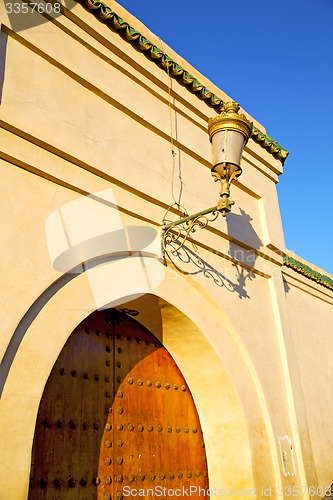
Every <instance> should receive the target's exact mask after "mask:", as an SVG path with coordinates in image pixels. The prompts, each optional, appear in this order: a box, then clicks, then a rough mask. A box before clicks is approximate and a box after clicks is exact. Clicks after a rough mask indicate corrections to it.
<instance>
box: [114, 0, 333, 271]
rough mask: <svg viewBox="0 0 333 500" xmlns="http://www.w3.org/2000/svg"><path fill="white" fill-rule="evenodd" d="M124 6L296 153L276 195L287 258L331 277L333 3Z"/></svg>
mask: <svg viewBox="0 0 333 500" xmlns="http://www.w3.org/2000/svg"><path fill="white" fill-rule="evenodd" d="M119 3H120V4H121V5H122V6H123V7H125V9H127V10H128V11H129V12H131V14H133V15H134V16H135V17H137V18H138V19H140V21H142V22H143V23H144V24H145V25H146V26H147V27H148V28H149V29H150V30H151V31H153V32H154V33H155V34H156V35H158V36H160V37H161V39H162V40H163V41H164V42H166V43H167V44H168V45H169V46H170V47H172V48H173V49H174V50H175V51H176V52H177V53H178V54H179V55H181V56H182V57H183V58H184V59H186V60H187V61H188V62H189V63H190V64H191V65H192V66H194V67H195V68H196V69H197V70H198V71H200V72H201V73H202V74H204V75H205V76H206V77H207V78H209V79H210V80H211V81H213V82H214V83H215V84H216V85H217V86H218V87H219V88H221V89H222V90H223V91H224V92H226V93H227V94H228V95H229V96H230V97H231V98H233V99H234V100H235V101H237V102H239V103H240V104H241V106H242V107H243V108H244V109H246V111H247V112H248V113H250V114H251V115H252V116H253V117H254V118H255V119H256V120H258V121H259V122H260V123H262V124H263V126H264V127H265V128H266V130H267V134H268V135H270V136H271V137H273V139H275V140H277V141H278V142H279V144H281V146H283V147H284V148H285V149H287V150H288V151H289V152H290V154H289V157H288V158H287V160H286V162H285V169H284V174H283V176H281V177H280V183H279V184H278V187H277V189H278V195H279V201H280V210H281V216H282V222H283V227H284V233H285V239H286V245H287V248H288V249H290V250H292V251H294V252H295V253H297V254H298V255H300V256H301V257H303V258H304V259H306V260H308V261H309V262H311V263H313V264H315V265H317V266H319V267H321V268H322V269H324V270H325V271H327V272H328V273H331V274H333V261H332V259H331V256H332V245H333V236H332V197H333V193H332V188H333V160H332V157H333V155H332V152H331V151H330V146H331V145H333V141H332V135H333V96H332V93H333V85H332V78H333V28H332V27H333V0H271V1H270V2H250V1H249V0H211V1H210V2H203V1H200V2H199V1H198V0H192V2H187V1H185V0H180V1H179V0H177V1H176V0H168V1H167V2H162V1H157V0H154V1H153V0H146V1H144V2H143V1H138V0H120V1H119ZM207 48H209V50H208V51H207Z"/></svg>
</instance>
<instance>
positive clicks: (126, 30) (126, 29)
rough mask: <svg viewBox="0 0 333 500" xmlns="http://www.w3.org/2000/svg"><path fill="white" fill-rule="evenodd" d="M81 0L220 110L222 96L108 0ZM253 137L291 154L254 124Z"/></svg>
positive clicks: (275, 151)
mask: <svg viewBox="0 0 333 500" xmlns="http://www.w3.org/2000/svg"><path fill="white" fill-rule="evenodd" d="M75 1H77V2H78V3H82V4H84V5H86V6H87V7H88V9H89V10H91V11H93V13H94V14H95V16H97V17H99V18H100V19H101V20H103V21H104V22H105V23H107V24H109V25H110V26H111V28H113V29H114V30H115V31H116V32H118V33H119V34H120V35H122V36H123V38H125V39H126V40H127V41H129V42H130V43H132V44H133V45H135V46H136V47H138V48H139V49H140V50H141V51H142V52H144V53H145V54H146V55H148V56H149V57H150V58H151V59H152V60H153V61H154V62H155V63H156V64H158V65H159V66H161V67H162V68H163V69H164V70H167V69H168V71H169V73H170V76H173V77H174V78H177V80H178V81H180V82H181V83H182V84H183V85H185V87H186V88H188V89H189V90H190V91H192V92H194V93H195V94H197V96H198V97H199V98H200V99H202V100H204V101H206V102H207V103H208V104H209V105H210V106H212V107H213V108H215V109H216V110H217V111H218V112H220V111H221V108H222V106H223V105H224V104H225V103H224V101H223V100H222V99H220V98H219V97H218V96H217V95H215V94H214V93H213V92H211V91H210V90H208V89H207V88H206V87H205V86H204V85H203V84H201V83H200V82H199V81H198V80H197V79H196V78H195V77H194V76H192V75H191V74H190V73H188V71H186V70H185V69H184V68H182V67H181V66H180V65H179V64H177V63H176V62H175V61H174V60H173V59H172V58H171V57H169V56H168V55H167V54H165V52H163V51H162V50H161V49H159V48H158V47H157V46H156V45H154V44H153V43H152V42H150V41H149V40H147V38H146V37H144V36H143V35H142V34H141V33H140V32H139V31H137V30H136V29H134V28H133V27H132V26H130V25H129V24H128V23H127V22H126V21H124V20H123V19H122V18H121V17H120V16H119V15H118V14H117V13H116V12H114V11H113V10H112V9H111V8H110V7H108V6H107V5H106V4H105V3H103V2H100V1H99V0H75ZM251 137H252V139H253V140H254V141H255V142H257V143H259V144H260V145H261V146H262V147H263V148H264V149H266V150H267V151H268V152H269V153H270V154H272V155H273V156H274V157H275V158H277V159H279V160H280V161H281V162H282V164H283V163H284V161H285V159H286V158H287V156H288V154H289V153H288V151H286V150H285V149H284V148H283V147H282V146H280V145H279V144H278V143H277V142H276V141H274V140H273V139H272V138H271V137H269V136H268V135H266V134H264V133H263V132H261V131H260V130H259V129H258V128H257V127H255V126H254V125H253V127H252V132H251Z"/></svg>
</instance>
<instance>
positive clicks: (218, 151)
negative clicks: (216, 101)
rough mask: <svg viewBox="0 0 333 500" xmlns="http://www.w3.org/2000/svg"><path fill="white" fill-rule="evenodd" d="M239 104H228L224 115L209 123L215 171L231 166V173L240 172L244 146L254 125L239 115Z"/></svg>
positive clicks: (225, 106)
mask: <svg viewBox="0 0 333 500" xmlns="http://www.w3.org/2000/svg"><path fill="white" fill-rule="evenodd" d="M238 110H239V104H237V103H235V102H228V103H226V104H225V105H224V107H223V109H222V113H221V114H220V115H218V116H216V117H215V118H211V119H210V120H209V122H208V133H209V138H210V141H211V144H212V156H213V169H214V170H215V171H218V170H219V168H218V166H219V165H224V166H226V165H227V164H228V165H229V169H230V172H231V173H232V171H233V170H234V171H235V170H238V168H239V166H240V161H241V157H242V152H243V148H244V145H245V144H246V142H247V141H248V138H249V137H250V134H251V130H252V123H251V122H250V121H249V120H248V119H247V118H246V116H245V115H244V114H241V115H239V114H238Z"/></svg>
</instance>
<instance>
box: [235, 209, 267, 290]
mask: <svg viewBox="0 0 333 500" xmlns="http://www.w3.org/2000/svg"><path fill="white" fill-rule="evenodd" d="M239 211H240V214H236V213H234V212H231V213H229V214H228V215H227V216H226V222H227V228H228V234H229V235H230V236H232V237H233V238H235V239H236V240H238V241H241V242H244V243H245V244H246V245H247V246H248V247H249V248H244V247H242V246H240V245H237V244H236V243H234V242H233V241H229V252H228V253H229V255H230V257H232V259H233V260H234V264H233V265H234V266H235V268H236V270H237V282H238V286H239V287H240V289H241V290H243V291H244V293H245V295H244V297H246V298H249V296H248V294H247V291H246V288H245V284H246V281H247V280H250V281H252V280H253V279H255V275H254V273H253V271H252V269H253V268H254V266H255V263H256V260H257V253H256V252H255V250H259V249H260V248H261V247H262V241H261V239H260V238H259V236H258V234H257V233H256V231H255V230H254V228H253V226H252V224H251V221H252V220H253V218H252V217H251V216H250V215H249V214H248V213H246V212H245V210H243V209H242V208H239ZM237 262H241V263H243V264H244V265H245V267H244V266H242V265H240V264H237Z"/></svg>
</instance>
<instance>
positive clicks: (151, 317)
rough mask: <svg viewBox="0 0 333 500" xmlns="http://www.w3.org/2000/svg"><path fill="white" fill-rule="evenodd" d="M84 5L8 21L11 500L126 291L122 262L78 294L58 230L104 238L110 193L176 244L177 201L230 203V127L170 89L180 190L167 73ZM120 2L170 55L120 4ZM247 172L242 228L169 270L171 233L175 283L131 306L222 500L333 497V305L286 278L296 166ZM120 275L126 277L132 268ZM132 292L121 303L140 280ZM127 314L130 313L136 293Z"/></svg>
mask: <svg viewBox="0 0 333 500" xmlns="http://www.w3.org/2000/svg"><path fill="white" fill-rule="evenodd" d="M69 4H70V7H71V9H70V11H68V12H67V11H66V12H65V13H64V15H62V16H60V17H58V18H57V19H56V20H54V22H51V21H49V22H47V23H44V24H41V25H39V26H35V27H33V28H29V29H26V30H23V31H19V32H18V33H15V32H13V31H12V29H11V24H10V20H9V19H8V18H7V17H6V14H5V13H2V14H1V16H2V17H1V41H2V44H3V47H5V67H4V83H3V89H2V95H1V127H2V128H1V130H0V150H1V153H0V158H1V160H0V161H1V172H2V173H1V197H0V204H1V214H2V216H1V234H2V235H3V238H2V242H1V246H0V258H1V262H2V263H3V265H2V266H1V282H2V283H3V284H4V286H3V287H2V290H1V301H0V304H1V305H0V307H1V312H2V322H1V326H2V331H1V336H0V349H1V356H4V357H3V362H4V365H3V366H4V367H5V369H4V372H5V373H6V368H7V367H8V370H9V371H8V377H7V378H6V383H5V385H4V389H3V394H2V404H1V407H0V434H1V437H0V442H1V443H2V451H1V459H0V477H1V481H0V498H6V500H7V499H8V500H9V499H13V500H14V499H15V500H21V499H22V500H23V499H25V498H26V497H27V488H28V481H29V472H30V453H31V446H32V439H33V433H34V426H35V421H36V416H37V411H38V404H39V401H40V398H41V396H42V393H43V388H44V385H45V382H46V380H47V377H48V375H49V373H50V371H51V369H52V366H53V363H54V362H55V360H56V358H57V356H58V354H59V352H60V350H61V348H62V346H63V345H64V343H65V342H66V340H67V338H68V336H69V334H70V333H71V331H72V330H73V329H74V328H75V326H76V325H77V324H78V323H79V322H80V321H81V320H82V319H83V318H84V317H86V316H87V315H88V314H90V313H91V312H92V311H94V310H95V309H96V308H98V307H100V306H101V305H103V304H104V303H107V300H111V299H112V300H114V297H115V292H114V290H115V289H116V288H115V289H114V290H113V291H110V290H109V289H108V288H107V287H105V286H104V282H103V273H104V272H109V271H110V270H111V268H110V269H108V266H111V263H109V264H108V265H107V266H106V267H105V268H103V270H102V272H100V268H98V267H96V268H94V269H92V270H91V272H88V271H87V272H84V273H81V274H78V275H76V276H74V277H73V276H72V279H70V280H69V279H67V277H66V275H65V274H64V272H63V270H59V268H54V267H53V266H52V262H51V260H50V255H49V247H48V242H47V237H46V232H45V221H46V220H47V218H48V217H49V216H50V215H51V214H54V213H56V214H58V215H57V217H59V220H60V219H61V217H62V216H60V215H59V214H64V211H65V210H67V209H69V208H68V207H70V210H72V209H73V214H74V215H73V217H72V218H71V223H72V224H73V225H74V226H75V225H76V224H77V226H78V227H81V226H80V224H81V225H82V227H84V226H87V227H88V228H89V227H90V224H91V221H90V220H88V219H89V213H88V212H86V211H80V209H79V208H75V207H81V205H78V203H79V202H81V201H82V199H83V198H84V197H86V196H87V195H89V194H91V193H100V192H101V191H105V190H110V189H111V190H112V193H113V195H114V197H115V200H116V204H117V205H118V209H119V214H120V218H121V224H122V225H123V227H124V228H125V232H126V231H127V233H126V234H127V236H128V234H130V232H129V231H130V230H129V229H128V228H130V227H131V226H140V227H141V228H146V229H147V228H150V229H154V230H155V231H159V228H160V226H161V223H162V219H163V216H164V214H165V212H166V210H167V209H168V207H169V206H170V205H171V204H172V203H173V197H172V192H173V193H174V195H175V196H176V197H177V200H178V197H179V194H180V192H181V199H180V202H181V204H182V205H183V206H185V207H186V209H187V211H188V213H192V212H197V211H200V210H202V209H204V208H207V207H209V206H213V205H214V204H216V201H217V198H218V187H217V185H216V184H214V183H213V182H212V179H211V175H210V172H209V169H210V154H211V153H210V145H209V141H208V134H207V122H208V118H209V117H210V116H214V115H215V111H214V110H213V109H210V108H209V107H208V106H207V104H205V103H204V102H203V101H200V100H199V99H198V97H197V96H195V95H193V94H192V93H190V92H189V91H188V90H187V89H186V88H185V87H184V86H182V85H181V84H180V83H179V82H178V81H177V80H175V79H171V83H170V85H171V86H172V88H171V89H170V91H171V96H172V99H171V117H172V130H173V133H174V150H175V152H176V157H175V165H174V174H173V156H172V153H171V144H170V130H171V123H170V108H169V89H168V84H169V82H168V76H167V73H166V72H165V71H163V70H162V69H161V68H160V67H158V66H157V65H156V64H154V63H153V62H152V61H150V60H149V59H147V58H146V57H145V56H144V55H143V54H142V53H141V52H139V51H137V50H135V49H134V48H133V46H132V45H131V44H130V43H128V42H127V41H126V40H124V39H123V38H122V37H121V36H119V34H118V33H116V32H115V31H112V30H110V29H109V28H108V27H107V26H106V25H104V24H103V23H101V22H100V21H98V20H97V19H96V18H95V17H94V16H93V14H92V13H91V12H89V11H87V10H85V9H83V7H82V6H81V5H80V4H78V3H76V2H73V3H70V0H66V5H69ZM109 4H110V6H111V7H112V8H114V10H115V11H116V12H119V13H120V15H122V17H123V18H124V19H126V20H127V21H128V22H129V23H130V24H132V25H133V26H135V27H137V28H138V29H140V31H141V32H143V33H144V34H145V35H146V36H147V37H148V38H149V39H150V40H152V41H153V42H154V43H156V44H157V45H159V46H161V45H160V44H161V42H160V40H159V39H158V38H157V37H156V36H155V35H153V34H152V33H150V32H149V31H148V30H147V28H145V27H143V26H142V25H141V24H140V23H139V22H138V21H136V20H135V19H134V18H133V17H132V16H130V15H129V14H128V13H126V11H124V10H123V9H122V8H121V7H120V6H119V5H117V4H116V3H115V2H114V1H111V0H110V2H109ZM33 16H35V17H36V16H37V17H38V16H40V14H38V13H36V12H35V13H34V14H33ZM163 48H164V50H165V51H166V52H167V53H169V54H170V55H172V57H173V58H174V59H175V60H176V61H177V62H178V63H179V64H181V65H182V66H183V67H185V68H186V69H188V71H189V72H190V73H191V74H193V75H194V76H196V77H197V78H198V80H199V81H200V82H202V83H204V84H205V85H207V87H208V88H210V89H212V90H213V91H214V92H215V93H216V94H217V95H219V96H221V97H222V98H223V99H225V100H228V99H229V98H228V96H226V95H225V94H224V93H223V92H222V91H221V90H219V89H217V88H216V87H215V86H214V85H213V84H212V83H211V82H209V81H208V80H207V79H206V78H205V77H204V76H202V75H200V74H199V73H198V72H197V71H196V70H195V69H194V68H191V67H190V66H189V65H188V63H186V61H183V60H182V59H181V58H180V57H179V56H178V55H177V54H174V53H173V51H172V50H171V49H169V48H168V47H166V46H165V45H163ZM257 126H258V127H260V128H261V130H263V131H264V129H263V127H262V126H261V125H259V124H257ZM242 167H243V171H244V173H243V174H242V176H241V178H240V180H239V182H237V183H236V184H235V185H233V187H232V198H233V199H234V200H235V202H236V203H235V205H234V207H233V211H232V213H231V214H229V215H228V216H227V217H226V218H225V219H224V218H222V217H220V218H218V219H217V220H216V221H215V222H214V224H212V225H211V226H209V228H207V229H205V230H203V231H197V232H196V233H195V234H194V235H192V237H193V240H194V241H195V243H196V247H194V246H192V244H191V243H188V244H187V246H186V248H185V249H184V250H182V253H181V254H178V255H177V254H175V255H174V256H172V255H171V254H170V253H169V255H166V256H165V259H164V260H163V259H162V256H161V255H160V252H159V248H158V247H159V237H158V233H157V232H156V241H155V243H154V245H155V247H154V249H153V250H151V252H150V257H149V256H148V257H146V260H145V265H146V268H145V273H146V274H147V273H148V275H149V276H150V277H152V276H154V277H156V276H161V277H162V278H161V280H160V283H157V284H155V285H154V286H152V285H151V286H150V289H149V290H148V292H149V293H147V289H145V288H142V284H140V283H141V281H140V280H141V279H142V276H141V275H140V273H139V271H135V272H134V273H133V274H132V275H130V276H127V283H129V282H131V283H130V285H131V290H132V292H133V293H134V292H135V293H137V294H139V295H140V294H141V297H139V298H137V299H136V300H135V301H134V302H131V305H132V306H133V307H134V308H136V309H137V310H138V311H139V312H140V316H139V318H138V319H139V320H140V321H142V322H143V324H145V325H146V326H147V327H148V328H150V330H151V331H152V332H153V333H154V334H155V335H157V336H159V337H160V338H161V340H162V341H163V343H164V344H165V345H166V347H167V348H168V349H169V350H170V352H171V354H172V355H173V356H174V358H175V360H176V362H177V363H178V365H179V367H180V368H181V370H182V371H183V373H184V375H185V377H186V378H187V380H188V383H189V385H190V387H191V390H192V392H193V395H194V399H195V402H196V405H197V408H198V412H199V415H200V418H201V422H202V426H203V430H204V434H205V440H206V443H207V456H208V466H209V476H210V485H211V487H215V486H216V487H218V488H219V487H222V488H225V489H226V490H228V491H229V490H230V489H231V488H235V489H239V488H256V491H257V496H258V497H261V496H262V493H261V487H264V488H269V487H271V488H272V490H271V496H272V497H276V496H277V490H276V487H277V486H279V485H283V486H302V485H306V484H307V485H309V486H310V485H313V486H316V487H317V485H321V486H325V485H328V484H330V483H331V482H332V481H331V478H330V476H329V471H330V464H331V457H330V449H329V443H330V441H329V439H330V438H329V436H330V432H329V431H330V424H327V427H326V428H325V430H324V432H323V431H322V428H323V423H326V421H327V417H326V414H328V412H327V413H326V410H327V408H330V400H329V390H328V379H329V376H330V364H329V352H330V340H329V333H330V325H331V324H332V321H331V319H332V308H331V307H330V306H331V304H332V301H333V294H332V293H331V292H330V291H328V290H327V289H324V288H323V287H321V286H320V285H317V284H314V282H309V280H308V279H307V278H301V277H300V275H297V273H295V272H294V271H291V270H287V269H285V268H284V267H283V255H284V253H285V251H286V250H285V245H284V238H283V231H282V224H281V219H280V212H279V206H278V200H277V194H276V187H275V185H276V183H277V182H278V175H280V174H281V173H282V166H281V163H280V161H279V160H277V159H275V158H274V157H273V156H272V155H271V154H269V153H268V151H267V150H265V149H263V148H261V147H260V146H259V145H258V144H256V143H255V142H254V141H253V140H250V141H249V143H248V145H247V146H246V148H245V151H244V155H243V160H242ZM180 177H181V182H180ZM80 200H81V201H80ZM70 203H71V205H68V204H70ZM64 207H67V208H64ZM73 207H74V208H73ZM172 216H173V217H177V215H176V214H175V213H173V214H172ZM62 223H64V227H66V224H67V223H68V221H66V220H65V222H64V221H62ZM96 224H97V222H96ZM67 228H68V226H67ZM101 230H102V229H101ZM57 234H58V233H57ZM59 234H60V233H59ZM64 234H65V233H64ZM124 234H125V233H124ZM134 246H135V245H134ZM130 248H131V249H132V251H133V250H137V249H136V248H134V247H131V245H130ZM60 253H61V252H60ZM152 255H153V256H152ZM154 255H155V257H154ZM131 262H132V261H131ZM121 265H123V266H124V267H123V268H122V269H123V271H124V272H125V274H126V268H129V267H128V266H129V261H128V260H127V262H126V259H125V260H124V262H120V261H119V266H121ZM112 269H114V268H112ZM119 269H120V267H119ZM282 271H283V273H284V276H285V278H284V279H285V280H286V281H287V283H288V287H287V285H286V284H285V281H284V279H283V276H282ZM110 272H111V271H110ZM128 274H129V273H128ZM117 279H118V280H119V287H121V285H122V283H121V281H125V282H126V280H124V279H123V276H122V275H121V276H119V277H118V278H117ZM92 283H94V286H95V287H97V289H98V292H99V293H101V294H102V297H103V298H102V299H101V298H99V299H97V296H96V293H95V291H96V290H95V289H94V286H92ZM286 290H287V291H286ZM111 292H112V293H111ZM118 299H119V301H118V302H119V303H120V304H121V303H122V302H128V300H129V299H128V297H127V295H126V293H125V292H124V294H122V293H120V292H119V297H118ZM99 301H102V302H103V301H104V302H103V304H102V303H101V302H99ZM305 311H306V312H305ZM140 318H141V319H140ZM198 366H199V367H200V370H198ZM326 405H327V406H326ZM22 415H24V426H22ZM18 429H19V432H18ZM285 436H287V437H288V438H285ZM288 439H290V443H291V445H292V453H293V459H294V464H293V462H292V459H291V449H290V447H289V449H286V451H287V452H288V453H287V455H286V454H285V455H284V456H283V457H281V448H280V445H279V440H280V442H281V443H282V445H284V446H287V445H286V443H287V444H288V442H289V441H288ZM282 445H281V446H282Z"/></svg>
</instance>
